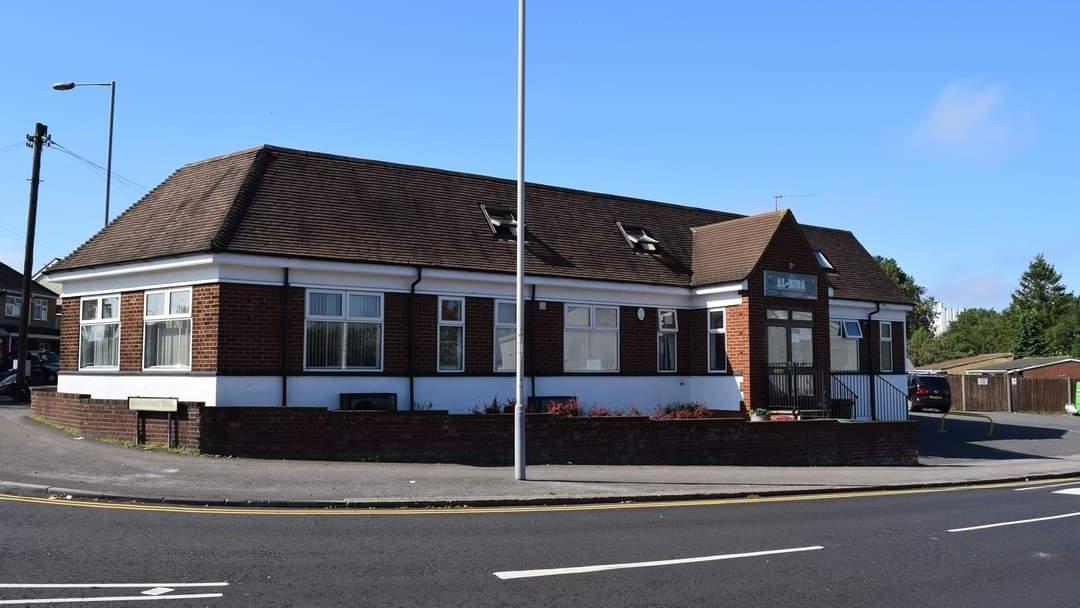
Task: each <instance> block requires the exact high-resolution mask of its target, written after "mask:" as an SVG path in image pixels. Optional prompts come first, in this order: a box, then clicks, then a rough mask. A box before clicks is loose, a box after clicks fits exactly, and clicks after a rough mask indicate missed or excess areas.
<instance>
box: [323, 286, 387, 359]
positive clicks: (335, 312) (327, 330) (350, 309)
mask: <svg viewBox="0 0 1080 608" xmlns="http://www.w3.org/2000/svg"><path fill="white" fill-rule="evenodd" d="M304 310H305V314H304V369H305V370H313V371H331V370H356V371H382V358H383V295H382V294H381V293H371V292H365V291H329V290H322V289H317V290H316V289H309V290H308V291H307V299H306V302H305V303H304Z"/></svg>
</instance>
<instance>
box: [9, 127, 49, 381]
mask: <svg viewBox="0 0 1080 608" xmlns="http://www.w3.org/2000/svg"><path fill="white" fill-rule="evenodd" d="M48 142H49V127H47V126H45V125H43V124H41V123H40V122H39V123H37V125H35V127H34V134H33V135H27V136H26V145H27V146H29V147H31V148H33V149H34V168H33V169H32V170H31V172H30V208H29V210H28V211H27V215H26V252H25V253H24V254H23V277H22V305H21V306H19V367H18V369H17V370H16V372H15V374H16V375H15V387H16V390H17V391H19V392H22V393H23V395H25V396H26V400H27V401H29V400H30V386H29V384H28V383H27V378H26V371H27V365H26V363H27V358H28V357H27V355H28V353H29V346H30V285H31V284H32V283H33V279H31V278H30V275H32V274H33V273H34V230H35V227H36V225H37V199H38V185H39V184H40V183H41V149H42V148H43V147H44V146H45V145H46V144H47V143H48Z"/></svg>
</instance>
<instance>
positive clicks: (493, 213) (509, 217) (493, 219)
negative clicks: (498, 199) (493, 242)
mask: <svg viewBox="0 0 1080 608" xmlns="http://www.w3.org/2000/svg"><path fill="white" fill-rule="evenodd" d="M480 210H481V211H483V212H484V219H486V220H487V222H488V227H489V228H491V232H492V234H494V235H495V236H496V237H497V238H500V239H516V238H517V229H518V223H517V218H516V217H515V216H514V212H513V211H511V210H509V209H501V208H499V207H488V206H487V205H480Z"/></svg>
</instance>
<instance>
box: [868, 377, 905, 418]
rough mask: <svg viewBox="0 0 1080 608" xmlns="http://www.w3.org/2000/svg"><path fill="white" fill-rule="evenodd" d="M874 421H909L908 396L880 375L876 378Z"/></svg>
mask: <svg viewBox="0 0 1080 608" xmlns="http://www.w3.org/2000/svg"><path fill="white" fill-rule="evenodd" d="M905 382H906V380H905ZM873 399H874V404H873V408H874V414H873V418H874V420H889V421H892V420H907V419H908V395H907V392H906V391H903V390H901V389H900V388H898V387H897V386H896V385H894V384H893V383H891V382H889V381H888V380H886V379H885V378H884V377H882V376H880V375H875V376H874V394H873Z"/></svg>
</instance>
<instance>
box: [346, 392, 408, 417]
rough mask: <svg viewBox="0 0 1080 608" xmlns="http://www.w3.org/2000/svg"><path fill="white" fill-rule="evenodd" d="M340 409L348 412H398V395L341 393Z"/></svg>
mask: <svg viewBox="0 0 1080 608" xmlns="http://www.w3.org/2000/svg"><path fill="white" fill-rule="evenodd" d="M338 407H339V409H341V410H342V411H346V412H393V411H397V394H396V393H341V402H340V403H339V405H338Z"/></svg>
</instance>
